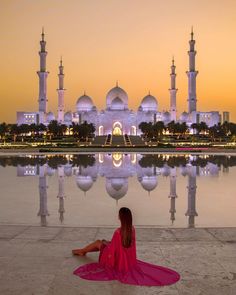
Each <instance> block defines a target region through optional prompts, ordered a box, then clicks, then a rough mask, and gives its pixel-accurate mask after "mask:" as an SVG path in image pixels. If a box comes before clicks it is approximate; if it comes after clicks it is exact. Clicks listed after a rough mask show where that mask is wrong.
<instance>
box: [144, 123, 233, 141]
mask: <svg viewBox="0 0 236 295" xmlns="http://www.w3.org/2000/svg"><path fill="white" fill-rule="evenodd" d="M139 129H140V130H141V132H142V133H143V137H144V138H146V139H149V140H160V139H162V138H163V135H171V136H173V137H174V138H176V139H179V138H187V137H191V138H199V137H202V138H207V139H210V140H212V141H215V140H221V139H233V140H235V139H236V124H235V123H230V122H224V123H223V124H221V123H219V124H217V125H214V126H212V127H208V125H207V124H206V123H205V122H200V123H193V124H191V126H190V127H189V126H188V125H187V124H186V123H185V122H183V123H179V122H175V121H171V122H169V123H168V124H167V125H165V124H164V122H162V121H158V122H155V123H153V122H148V123H147V122H142V123H140V124H139Z"/></svg>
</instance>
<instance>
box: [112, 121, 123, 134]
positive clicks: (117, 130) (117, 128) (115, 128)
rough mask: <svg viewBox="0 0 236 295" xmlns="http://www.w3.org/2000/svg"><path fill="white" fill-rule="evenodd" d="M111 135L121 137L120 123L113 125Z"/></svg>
mask: <svg viewBox="0 0 236 295" xmlns="http://www.w3.org/2000/svg"><path fill="white" fill-rule="evenodd" d="M112 135H122V124H121V123H120V122H115V123H114V124H113V130H112Z"/></svg>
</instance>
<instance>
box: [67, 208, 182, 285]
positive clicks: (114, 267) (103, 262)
mask: <svg viewBox="0 0 236 295" xmlns="http://www.w3.org/2000/svg"><path fill="white" fill-rule="evenodd" d="M119 219H120V222H121V227H120V228H117V229H116V230H115V232H114V234H113V237H112V240H111V241H106V240H97V241H95V242H94V243H92V244H89V245H87V246H86V247H84V248H82V249H75V250H72V253H73V254H74V255H79V256H84V255H86V253H88V252H93V251H100V255H99V261H98V263H89V264H85V265H82V266H80V267H79V268H77V269H76V270H75V271H74V274H75V275H78V276H79V277H81V278H83V279H87V280H97V281H108V280H118V281H120V282H122V283H125V284H131V285H140V286H164V285H170V284H174V283H175V282H177V281H178V280H179V279H180V275H179V274H178V273H177V272H175V271H174V270H171V269H169V268H166V267H162V266H158V265H154V264H150V263H147V262H144V261H141V260H138V259H137V258H136V239H135V228H134V227H133V226H132V213H131V211H130V209H128V208H126V207H122V208H121V209H120V210H119Z"/></svg>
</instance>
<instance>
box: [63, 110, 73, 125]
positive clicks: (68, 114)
mask: <svg viewBox="0 0 236 295" xmlns="http://www.w3.org/2000/svg"><path fill="white" fill-rule="evenodd" d="M64 121H65V122H66V123H70V122H71V121H72V113H71V112H66V113H65V116H64Z"/></svg>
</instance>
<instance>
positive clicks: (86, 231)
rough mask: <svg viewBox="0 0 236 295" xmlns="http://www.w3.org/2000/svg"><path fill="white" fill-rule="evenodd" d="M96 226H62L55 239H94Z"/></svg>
mask: <svg viewBox="0 0 236 295" xmlns="http://www.w3.org/2000/svg"><path fill="white" fill-rule="evenodd" d="M97 231H98V229H96V228H87V227H81V228H62V230H61V232H60V233H59V234H58V235H57V237H56V238H55V240H62V241H63V240H64V241H82V242H83V241H94V240H95V238H96V233H97Z"/></svg>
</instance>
